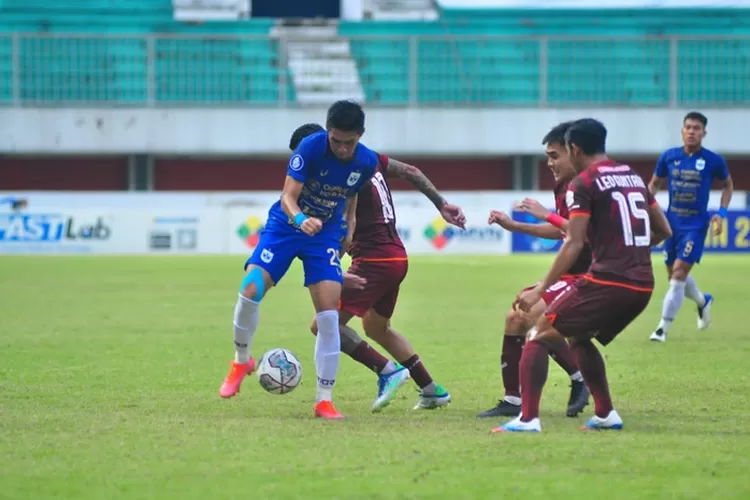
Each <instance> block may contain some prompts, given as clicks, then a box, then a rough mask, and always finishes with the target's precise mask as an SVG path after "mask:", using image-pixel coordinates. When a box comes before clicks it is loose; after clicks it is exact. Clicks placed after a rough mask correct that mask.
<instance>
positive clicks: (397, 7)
mask: <svg viewBox="0 0 750 500" xmlns="http://www.w3.org/2000/svg"><path fill="white" fill-rule="evenodd" d="M366 17H368V18H370V19H377V20H379V21H392V20H411V21H434V20H436V19H437V18H438V10H437V9H436V8H435V2H434V1H433V0H371V2H370V5H369V10H368V11H367V13H366Z"/></svg>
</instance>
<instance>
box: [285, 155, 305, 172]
mask: <svg viewBox="0 0 750 500" xmlns="http://www.w3.org/2000/svg"><path fill="white" fill-rule="evenodd" d="M304 166H305V160H303V159H302V156H300V155H292V157H291V158H289V168H291V169H292V170H294V171H295V172H298V171H300V170H302V167H304Z"/></svg>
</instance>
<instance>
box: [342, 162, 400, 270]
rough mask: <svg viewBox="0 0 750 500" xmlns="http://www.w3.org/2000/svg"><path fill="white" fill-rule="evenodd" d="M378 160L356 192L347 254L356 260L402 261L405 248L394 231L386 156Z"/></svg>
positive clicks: (394, 214)
mask: <svg viewBox="0 0 750 500" xmlns="http://www.w3.org/2000/svg"><path fill="white" fill-rule="evenodd" d="M378 157H379V158H380V164H379V165H378V168H377V170H375V175H373V176H372V179H370V182H369V183H367V184H365V186H364V187H363V188H362V190H361V191H360V192H359V200H358V201H357V222H356V226H355V228H354V239H353V241H352V245H351V247H350V248H349V254H350V255H351V256H352V257H353V258H359V259H405V258H406V249H405V248H404V244H403V242H402V241H401V238H400V237H399V235H398V231H396V211H395V210H394V208H393V198H392V197H391V190H390V188H389V187H388V181H387V180H386V177H385V170H386V168H388V157H387V156H385V155H378Z"/></svg>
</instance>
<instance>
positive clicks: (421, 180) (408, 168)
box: [386, 158, 466, 229]
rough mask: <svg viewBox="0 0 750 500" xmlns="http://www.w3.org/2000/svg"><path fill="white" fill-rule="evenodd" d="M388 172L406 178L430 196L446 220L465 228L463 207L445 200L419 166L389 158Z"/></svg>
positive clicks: (390, 174)
mask: <svg viewBox="0 0 750 500" xmlns="http://www.w3.org/2000/svg"><path fill="white" fill-rule="evenodd" d="M386 173H387V174H388V175H389V176H393V177H400V178H401V179H406V180H407V181H408V182H409V183H410V184H411V185H412V186H414V187H415V188H417V189H418V190H419V191H420V192H421V193H422V194H423V195H425V196H426V197H427V198H429V200H430V201H431V202H432V203H433V205H435V208H437V209H438V210H439V211H440V215H442V216H443V219H445V221H446V222H448V223H449V224H453V225H454V226H457V227H460V228H461V229H465V227H466V216H465V215H464V212H463V210H461V207H459V206H457V205H453V204H451V203H448V202H447V201H445V198H443V195H441V194H440V192H439V191H438V190H437V188H436V187H435V185H434V184H433V183H432V181H430V179H428V178H427V176H426V175H425V174H424V172H422V171H421V170H419V169H418V168H417V167H415V166H414V165H409V164H408V163H403V162H400V161H398V160H394V159H392V158H388V165H387V166H386Z"/></svg>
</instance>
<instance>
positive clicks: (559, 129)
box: [542, 122, 573, 146]
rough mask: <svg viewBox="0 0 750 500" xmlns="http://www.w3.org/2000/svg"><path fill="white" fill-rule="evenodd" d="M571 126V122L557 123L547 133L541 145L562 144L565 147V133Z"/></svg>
mask: <svg viewBox="0 0 750 500" xmlns="http://www.w3.org/2000/svg"><path fill="white" fill-rule="evenodd" d="M571 125H573V122H562V123H558V124H557V125H555V126H554V127H552V129H551V130H550V131H549V132H547V135H545V136H544V139H542V145H547V144H562V145H563V146H564V145H565V132H567V131H568V129H569V128H570V127H571Z"/></svg>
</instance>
